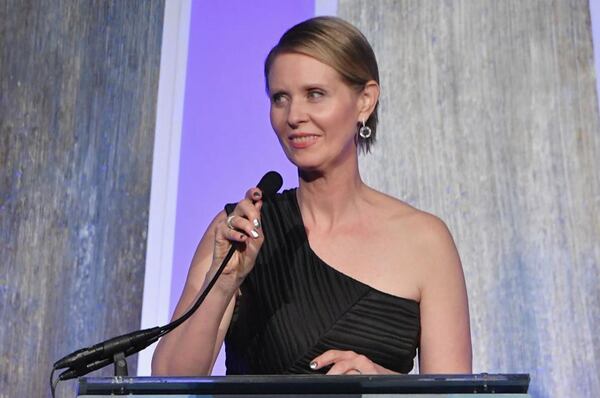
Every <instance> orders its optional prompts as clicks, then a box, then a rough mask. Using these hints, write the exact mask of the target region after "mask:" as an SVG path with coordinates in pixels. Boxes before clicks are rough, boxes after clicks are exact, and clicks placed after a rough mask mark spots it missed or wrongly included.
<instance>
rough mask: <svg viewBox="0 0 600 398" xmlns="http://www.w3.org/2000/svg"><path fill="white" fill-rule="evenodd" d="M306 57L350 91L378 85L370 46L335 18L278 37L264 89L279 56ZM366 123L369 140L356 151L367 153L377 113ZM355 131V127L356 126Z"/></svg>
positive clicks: (316, 20) (310, 21)
mask: <svg viewBox="0 0 600 398" xmlns="http://www.w3.org/2000/svg"><path fill="white" fill-rule="evenodd" d="M283 53H300V54H304V55H308V56H309V57H312V58H314V59H316V60H318V61H320V62H322V63H324V64H326V65H329V66H330V67H332V68H333V69H335V70H336V71H337V72H338V73H339V74H340V76H341V77H342V79H343V80H344V81H345V82H346V83H347V84H348V85H349V86H351V87H354V88H356V89H357V90H362V89H363V88H364V87H365V84H366V83H367V82H368V81H370V80H375V81H376V82H377V84H379V68H378V67H377V59H376V58H375V53H374V52H373V49H372V48H371V45H370V44H369V42H368V41H367V39H366V38H365V36H364V35H363V34H362V33H361V32H360V31H359V30H358V29H357V28H355V27H354V26H353V25H351V24H350V23H348V22H346V21H344V20H343V19H340V18H337V17H315V18H311V19H308V20H306V21H304V22H300V23H299V24H297V25H295V26H293V27H291V28H290V29H289V30H288V31H287V32H285V33H284V34H283V36H281V39H279V43H277V45H276V46H275V47H273V48H272V49H271V51H270V52H269V55H268V56H267V58H266V59H265V71H264V73H265V86H266V89H267V93H268V91H269V71H270V70H271V66H272V65H273V62H274V61H275V58H276V57H277V56H278V55H279V54H283ZM378 107H379V101H378V102H377V104H376V105H375V109H374V110H373V113H371V115H370V116H369V118H368V119H367V121H366V125H367V126H369V127H370V128H371V136H370V137H369V138H367V139H362V138H361V139H358V147H359V149H361V150H362V151H364V152H367V153H368V152H370V150H371V145H373V143H374V142H375V136H376V131H377V121H378V119H377V109H378ZM357 128H358V126H357Z"/></svg>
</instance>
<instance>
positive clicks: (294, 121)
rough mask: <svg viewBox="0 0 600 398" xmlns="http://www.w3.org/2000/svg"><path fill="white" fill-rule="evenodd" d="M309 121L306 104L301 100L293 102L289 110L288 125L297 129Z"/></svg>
mask: <svg viewBox="0 0 600 398" xmlns="http://www.w3.org/2000/svg"><path fill="white" fill-rule="evenodd" d="M307 120H308V114H307V110H306V106H305V104H304V103H303V102H302V101H301V100H292V101H290V105H289V108H288V115H287V123H288V125H289V126H290V127H291V128H296V127H298V126H299V125H300V124H302V123H303V122H306V121H307Z"/></svg>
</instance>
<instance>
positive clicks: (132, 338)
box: [50, 171, 283, 396]
mask: <svg viewBox="0 0 600 398" xmlns="http://www.w3.org/2000/svg"><path fill="white" fill-rule="evenodd" d="M282 184H283V180H282V178H281V175H279V174H278V173H277V172H274V171H270V172H268V173H267V174H265V175H264V176H263V178H262V179H261V180H260V182H259V183H258V185H257V186H258V188H260V189H261V190H262V191H263V200H264V199H266V197H268V196H270V195H272V194H274V193H276V192H277V191H278V190H279V189H280V188H281V185H282ZM233 207H234V205H232V204H229V205H227V206H226V207H225V209H226V211H227V213H228V214H229V213H230V212H231V211H232V210H233ZM237 248H238V244H237V243H232V245H231V247H230V248H229V251H228V252H227V254H226V255H225V257H224V258H223V261H222V262H221V265H220V266H219V268H218V269H217V272H216V273H215V275H214V276H213V277H212V279H211V280H210V282H209V283H208V285H207V286H206V288H205V289H204V291H203V292H202V294H201V295H200V297H198V299H197V300H196V302H195V303H194V305H193V306H192V307H191V308H190V309H189V310H188V311H186V313H185V314H183V315H182V316H181V317H179V318H177V319H176V320H174V321H172V322H170V323H168V324H166V325H164V326H161V327H154V328H150V329H144V330H138V331H135V332H131V333H127V334H125V335H121V336H117V337H113V338H111V339H109V340H106V341H104V342H102V343H98V344H96V345H94V346H92V347H88V348H83V349H80V350H77V351H75V352H73V353H71V354H69V355H67V356H66V357H64V358H62V359H60V360H58V361H57V362H55V363H54V366H53V369H52V373H51V375H50V380H52V377H53V374H54V371H55V370H56V369H62V368H67V370H66V371H65V372H63V373H61V374H60V376H59V377H58V378H57V382H56V383H58V380H67V379H71V378H75V377H79V376H83V375H85V374H87V373H89V372H91V371H93V370H96V369H99V368H101V367H104V366H106V365H108V364H110V363H112V362H113V356H114V355H115V354H117V353H120V352H123V353H124V354H125V356H126V357H127V356H129V355H132V354H135V353H136V352H139V351H141V350H143V349H144V348H146V347H148V346H149V345H150V344H152V343H154V342H155V341H157V340H158V339H159V338H160V337H162V336H164V335H165V334H167V333H169V332H170V331H172V330H173V329H175V328H176V327H177V326H179V325H181V324H182V323H183V322H185V321H186V320H187V319H188V318H189V317H191V316H192V314H193V313H194V312H195V311H196V310H197V309H198V308H199V307H200V305H201V304H202V302H204V300H205V299H206V296H207V295H208V293H209V292H210V291H211V289H212V288H213V286H214V284H215V283H216V282H217V279H218V277H219V276H220V275H221V274H222V273H223V270H224V269H225V267H226V266H227V263H228V262H229V260H230V259H231V257H232V256H233V254H234V253H235V251H236V249H237ZM51 387H52V384H51ZM55 387H56V385H54V388H55ZM53 396H54V395H53Z"/></svg>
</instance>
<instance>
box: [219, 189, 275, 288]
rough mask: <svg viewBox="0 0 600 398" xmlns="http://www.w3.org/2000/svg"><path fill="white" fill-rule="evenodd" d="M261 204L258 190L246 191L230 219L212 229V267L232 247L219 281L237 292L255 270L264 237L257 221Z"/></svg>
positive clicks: (259, 221) (258, 220)
mask: <svg viewBox="0 0 600 398" xmlns="http://www.w3.org/2000/svg"><path fill="white" fill-rule="evenodd" d="M262 203H263V202H262V192H261V191H260V189H258V188H251V189H249V190H248V191H247V192H246V196H245V198H244V199H243V200H242V201H240V202H238V204H237V205H236V207H235V209H234V210H233V212H232V213H231V214H230V215H229V216H223V217H222V219H221V220H220V221H219V223H218V224H217V227H216V229H215V243H214V250H213V260H212V267H214V268H216V267H218V266H219V265H221V262H222V261H223V258H224V257H225V256H226V255H227V252H228V251H229V249H230V248H231V245H232V244H234V245H235V246H236V250H235V252H234V254H233V256H232V257H231V259H230V260H229V262H228V264H227V266H226V267H225V269H224V270H223V276H222V278H221V279H224V280H227V281H228V283H229V284H232V286H228V287H229V288H237V287H238V286H239V285H240V284H241V283H242V281H243V280H244V278H245V277H246V275H248V273H249V272H250V271H251V270H252V268H253V267H254V262H255V261H256V256H257V255H258V252H259V250H260V248H261V246H262V244H263V241H264V235H263V233H262V228H261V227H262V225H261V219H260V209H261V207H262Z"/></svg>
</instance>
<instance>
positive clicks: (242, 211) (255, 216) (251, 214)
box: [234, 199, 262, 229]
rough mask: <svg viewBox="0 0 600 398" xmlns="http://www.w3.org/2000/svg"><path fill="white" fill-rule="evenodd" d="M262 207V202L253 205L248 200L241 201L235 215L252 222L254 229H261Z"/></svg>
mask: <svg viewBox="0 0 600 398" xmlns="http://www.w3.org/2000/svg"><path fill="white" fill-rule="evenodd" d="M261 207H262V201H258V202H256V203H252V201H250V200H248V199H244V200H242V201H240V202H239V203H238V204H237V206H236V207H235V210H234V214H236V215H240V216H242V217H243V218H245V219H247V220H250V221H251V223H252V225H253V226H254V228H257V229H259V228H260V227H261V223H260V209H261Z"/></svg>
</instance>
